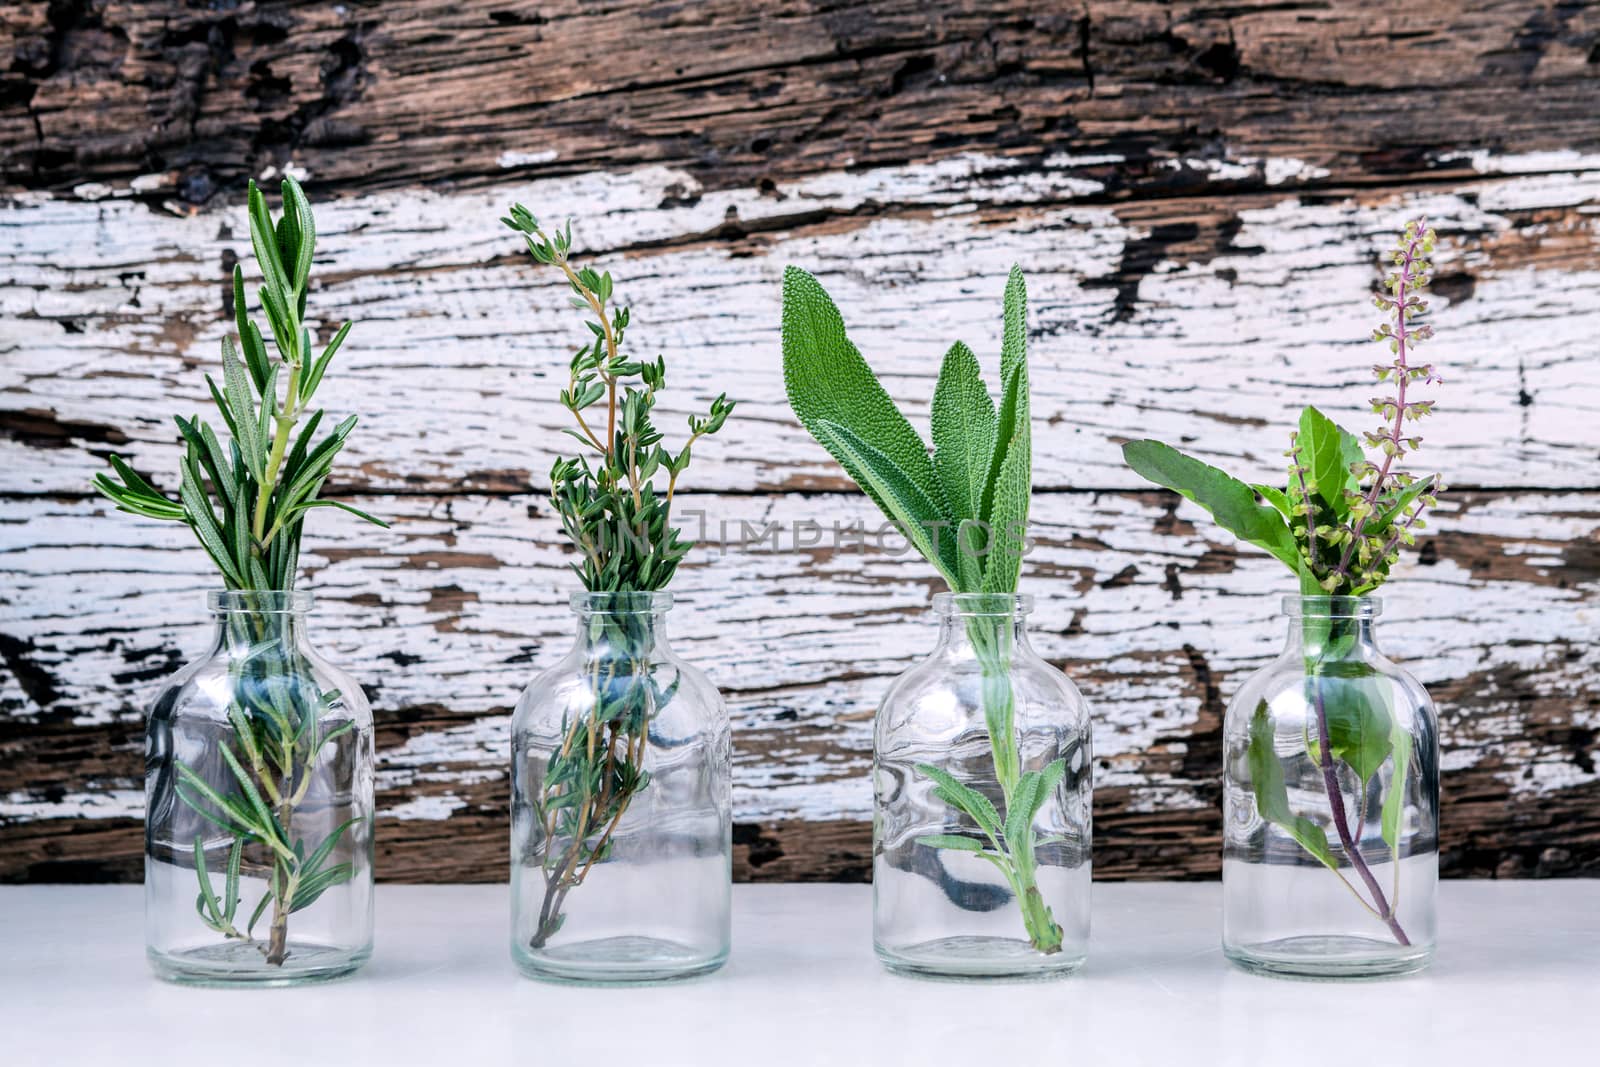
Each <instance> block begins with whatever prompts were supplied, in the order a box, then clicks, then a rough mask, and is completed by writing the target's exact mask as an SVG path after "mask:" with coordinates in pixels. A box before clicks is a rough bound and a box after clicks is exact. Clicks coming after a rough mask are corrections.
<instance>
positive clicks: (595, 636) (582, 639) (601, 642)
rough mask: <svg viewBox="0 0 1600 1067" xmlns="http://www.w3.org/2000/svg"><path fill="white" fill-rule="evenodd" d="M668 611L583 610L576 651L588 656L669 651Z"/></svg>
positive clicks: (601, 656)
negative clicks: (667, 648) (667, 649)
mask: <svg viewBox="0 0 1600 1067" xmlns="http://www.w3.org/2000/svg"><path fill="white" fill-rule="evenodd" d="M666 647H667V620H666V613H665V612H651V611H580V612H578V640H577V644H576V646H575V647H574V649H573V651H574V652H575V653H576V654H577V655H579V656H581V657H583V658H585V659H593V658H605V657H610V656H618V655H621V656H628V657H635V658H637V657H643V656H649V655H651V654H654V653H660V652H665V651H666Z"/></svg>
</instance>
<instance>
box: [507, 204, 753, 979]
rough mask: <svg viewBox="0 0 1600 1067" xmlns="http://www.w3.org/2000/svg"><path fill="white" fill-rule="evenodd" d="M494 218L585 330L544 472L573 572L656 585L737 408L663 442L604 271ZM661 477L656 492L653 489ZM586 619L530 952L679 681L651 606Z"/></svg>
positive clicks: (626, 797) (661, 380)
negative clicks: (711, 447) (656, 665)
mask: <svg viewBox="0 0 1600 1067" xmlns="http://www.w3.org/2000/svg"><path fill="white" fill-rule="evenodd" d="M501 221H502V222H504V223H505V224H506V225H507V226H509V227H510V228H511V229H513V230H515V231H516V232H517V233H519V234H521V235H522V236H523V239H524V241H525V242H526V244H527V248H528V253H529V254H530V255H531V256H532V257H533V258H534V260H535V261H536V262H538V263H541V264H544V265H546V266H550V267H554V268H555V269H556V270H557V271H558V272H559V273H560V274H561V275H562V277H563V278H564V279H565V280H566V282H567V286H568V289H569V290H570V293H571V304H572V306H573V307H574V308H575V309H577V310H578V311H580V312H583V313H585V320H584V325H585V327H586V328H587V329H588V331H589V336H588V337H587V338H586V339H585V342H584V344H583V345H582V346H580V347H579V348H578V349H577V350H576V351H575V352H574V354H573V356H572V359H571V362H570V364H569V375H568V380H567V384H566V387H565V388H564V389H562V390H561V395H560V400H561V405H562V406H563V407H564V408H566V409H567V411H568V412H569V413H570V414H571V416H572V420H573V426H572V427H571V428H568V429H567V431H566V432H567V433H568V434H569V435H570V436H571V437H573V438H574V439H575V440H576V441H577V442H578V444H579V453H578V454H577V455H575V456H563V457H560V458H558V459H557V460H556V461H555V463H554V465H553V466H552V467H551V469H550V499H551V502H552V504H554V506H555V509H556V513H557V514H558V515H560V516H561V525H562V529H563V530H564V531H565V532H566V535H567V537H568V538H569V539H570V540H571V541H572V543H573V545H574V546H575V547H576V548H577V549H578V552H579V555H580V559H579V561H578V562H576V563H574V564H573V565H572V567H573V570H574V571H576V572H577V574H578V577H579V579H580V580H581V581H582V582H583V586H584V588H585V589H587V590H589V591H590V592H596V593H619V594H626V593H635V592H649V591H651V590H657V589H664V588H665V587H666V585H667V583H668V582H670V581H671V580H672V577H673V575H674V574H676V573H677V569H678V564H679V563H680V562H681V561H682V559H683V557H684V556H685V555H686V554H687V553H688V551H689V548H690V547H691V545H690V543H689V542H688V541H686V540H685V539H684V537H683V535H682V531H680V530H679V529H678V528H677V527H675V526H673V525H672V500H673V495H674V494H675V493H676V491H677V486H678V479H679V477H680V476H681V475H682V474H683V472H684V470H685V469H687V467H688V466H689V461H690V459H691V457H692V453H693V449H694V446H695V444H696V443H697V442H698V441H699V440H700V439H701V438H703V437H706V436H709V435H711V434H714V433H716V432H717V431H718V430H720V429H722V426H723V424H724V423H725V422H727V419H728V416H729V415H730V414H732V412H733V409H734V402H733V401H731V400H729V399H728V397H727V394H725V393H723V394H719V395H718V396H717V398H716V399H715V400H713V401H712V402H711V406H710V408H709V409H708V410H707V411H706V413H705V414H703V415H691V416H690V417H689V437H688V440H687V441H685V442H684V444H683V446H682V447H681V448H679V449H678V450H677V451H676V452H673V451H671V450H669V449H668V448H667V447H666V446H665V445H664V444H663V440H664V438H663V437H662V435H661V433H660V432H659V431H658V430H657V429H656V427H655V425H654V423H653V422H652V419H651V413H652V411H653V409H654V407H655V403H656V397H657V395H658V394H659V393H660V392H661V390H662V389H664V388H665V387H666V361H665V359H664V358H663V357H660V356H657V357H656V359H654V360H639V359H634V358H632V357H630V356H629V355H628V354H627V351H626V347H625V342H626V336H627V331H628V328H629V325H630V323H631V316H630V314H629V311H628V308H627V307H625V306H617V305H615V304H614V303H613V301H612V295H613V281H612V277H611V274H610V272H609V271H606V272H600V271H596V270H594V269H593V268H592V267H579V266H576V265H574V264H573V262H572V260H571V252H572V225H571V223H570V222H569V223H568V224H567V225H566V226H565V227H564V228H560V229H557V230H555V231H554V232H553V233H547V232H545V230H544V229H542V228H541V227H540V225H539V222H538V220H537V219H536V218H535V217H534V216H533V214H532V213H531V212H530V211H529V210H528V209H527V208H526V207H524V206H523V205H521V204H515V205H513V206H512V208H511V211H510V214H509V215H508V216H506V217H504V218H502V220H501ZM663 474H665V480H666V486H665V488H664V489H658V488H657V485H656V481H657V479H658V478H659V477H660V476H661V475H663ZM622 599H623V598H618V602H621V601H622ZM586 625H587V626H588V627H589V633H588V634H587V635H586V636H587V640H588V641H589V643H590V647H591V648H593V649H595V650H596V653H595V654H594V655H592V656H591V657H590V660H589V671H590V677H589V684H590V690H591V692H592V694H593V696H594V703H593V707H592V709H591V710H590V711H589V712H588V714H585V715H580V716H576V717H574V718H572V719H571V720H570V721H566V722H564V723H563V729H562V734H563V740H562V744H561V746H560V747H559V748H558V749H557V750H556V751H555V752H553V753H551V755H550V757H549V759H548V761H547V764H546V768H545V774H544V778H543V782H542V784H541V786H540V795H539V796H537V797H536V798H534V801H533V807H534V813H535V816H536V820H537V822H538V824H539V825H540V827H541V828H542V835H541V838H540V840H539V842H538V843H537V849H538V855H539V859H540V870H541V872H542V874H543V877H544V883H545V894H544V900H543V903H542V905H541V908H540V913H539V921H538V925H537V928H536V930H535V933H534V935H533V938H532V941H531V945H532V947H533V948H540V947H542V946H543V945H545V944H546V943H547V942H548V941H549V939H550V938H551V937H552V936H554V935H555V933H556V932H557V931H559V930H560V929H561V926H562V924H563V923H564V922H565V918H566V916H565V913H564V912H563V911H562V905H563V903H564V902H565V900H566V897H567V894H568V893H569V892H571V890H572V889H573V888H575V887H576V886H579V885H581V884H582V883H583V880H584V878H585V877H586V876H587V875H588V873H589V871H590V870H591V869H592V868H593V867H594V865H595V864H596V863H600V862H603V861H604V860H605V858H606V856H607V854H608V852H609V849H610V845H611V840H612V835H613V833H614V832H615V831H616V828H617V824H618V823H620V822H621V821H622V817H623V815H625V814H626V813H627V810H628V805H629V804H630V802H631V801H632V800H633V798H634V797H635V796H637V795H638V794H639V793H640V792H641V791H642V790H644V789H645V788H646V787H647V786H648V785H649V783H650V773H649V771H647V770H646V769H645V767H644V759H645V749H646V745H647V742H648V737H649V723H650V719H651V717H652V716H653V715H654V714H656V713H657V712H659V710H660V709H661V708H662V707H664V706H665V705H666V704H667V703H668V702H669V701H670V700H671V699H672V697H673V694H674V692H675V691H676V682H675V681H674V682H673V683H671V684H670V685H668V686H661V685H659V684H658V682H657V681H656V679H655V677H654V676H653V674H652V659H653V653H654V630H653V621H652V619H651V617H650V616H649V614H648V613H644V614H640V613H637V612H616V613H613V612H607V611H597V612H595V613H593V614H592V615H591V616H590V617H589V618H588V620H587V622H586Z"/></svg>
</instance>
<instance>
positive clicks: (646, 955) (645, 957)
mask: <svg viewBox="0 0 1600 1067" xmlns="http://www.w3.org/2000/svg"><path fill="white" fill-rule="evenodd" d="M511 958H512V960H513V962H515V963H516V965H517V970H519V971H521V972H522V973H523V974H525V975H527V976H528V977H529V978H537V979H538V980H540V981H542V982H569V983H576V984H581V985H639V984H643V983H651V982H672V981H676V980H678V979H680V978H693V977H695V976H697V975H702V974H710V973H711V972H712V971H714V970H716V969H717V968H719V967H721V966H722V965H723V964H724V963H725V962H727V959H728V953H727V950H726V949H724V950H723V951H721V952H718V953H716V954H715V955H711V956H708V955H706V953H705V951H704V950H702V949H695V948H691V947H690V946H688V945H684V944H681V943H679V942H677V941H667V940H664V939H662V938H656V937H603V938H597V939H595V940H591V941H573V942H568V943H566V944H561V945H556V946H553V947H549V948H543V949H540V950H539V951H537V952H534V951H531V950H529V949H528V948H527V947H526V946H523V945H519V944H513V945H512V946H511Z"/></svg>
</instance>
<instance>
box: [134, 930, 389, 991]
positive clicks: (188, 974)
mask: <svg viewBox="0 0 1600 1067" xmlns="http://www.w3.org/2000/svg"><path fill="white" fill-rule="evenodd" d="M145 955H146V956H147V957H148V958H149V960H150V969H151V970H153V971H154V972H155V973H156V977H158V978H162V979H164V980H166V981H168V982H176V983H179V984H181V985H202V986H290V985H309V984H312V983H315V982H331V981H333V980H334V979H336V978H343V977H345V976H346V975H348V974H353V973H354V972H356V971H357V970H359V969H360V968H361V965H362V964H364V963H366V962H367V960H368V959H370V958H371V956H372V949H371V947H370V946H369V947H367V948H363V949H359V950H357V951H351V950H349V949H344V948H331V947H329V946H327V945H317V944H311V943H307V942H302V941H293V940H291V941H290V942H289V953H288V955H287V957H285V959H284V961H283V963H282V964H271V963H268V962H267V959H266V957H265V956H264V955H262V952H261V949H260V947H259V943H258V942H257V943H250V944H245V943H242V942H238V941H231V942H227V943H225V944H221V945H205V946H203V947H201V948H193V949H187V950H185V951H182V952H160V951H157V950H156V949H147V950H146V952H145Z"/></svg>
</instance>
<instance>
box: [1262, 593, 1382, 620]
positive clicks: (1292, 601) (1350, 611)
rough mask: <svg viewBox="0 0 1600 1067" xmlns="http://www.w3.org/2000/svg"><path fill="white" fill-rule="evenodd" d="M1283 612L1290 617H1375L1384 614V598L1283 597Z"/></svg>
mask: <svg viewBox="0 0 1600 1067" xmlns="http://www.w3.org/2000/svg"><path fill="white" fill-rule="evenodd" d="M1283 613H1284V614H1285V615H1288V616H1289V617H1290V618H1296V619H1298V618H1313V619H1375V618H1377V617H1378V616H1379V615H1381V614H1383V600H1382V599H1381V598H1379V597H1375V596H1300V595H1297V594H1293V593H1291V594H1288V595H1286V596H1285V597H1284V598H1283Z"/></svg>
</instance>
